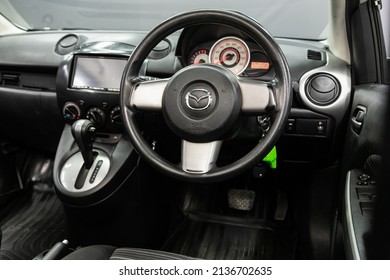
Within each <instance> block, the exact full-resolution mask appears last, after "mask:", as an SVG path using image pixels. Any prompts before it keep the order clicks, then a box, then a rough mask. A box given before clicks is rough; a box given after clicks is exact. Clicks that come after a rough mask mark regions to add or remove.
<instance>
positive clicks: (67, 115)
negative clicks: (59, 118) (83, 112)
mask: <svg viewBox="0 0 390 280" xmlns="http://www.w3.org/2000/svg"><path fill="white" fill-rule="evenodd" d="M62 114H63V116H64V119H65V120H69V121H75V120H78V119H80V107H79V106H78V105H77V104H76V103H74V102H66V103H65V105H64V108H63V109H62Z"/></svg>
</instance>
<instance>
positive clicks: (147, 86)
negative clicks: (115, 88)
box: [130, 79, 168, 111]
mask: <svg viewBox="0 0 390 280" xmlns="http://www.w3.org/2000/svg"><path fill="white" fill-rule="evenodd" d="M167 84H168V79H161V80H155V81H146V82H141V83H139V84H138V85H137V86H136V87H135V89H134V90H133V92H132V94H131V97H130V106H132V107H135V108H137V109H139V110H157V111H159V110H161V108H162V99H163V94H164V90H165V87H166V85H167Z"/></svg>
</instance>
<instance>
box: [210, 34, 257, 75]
mask: <svg viewBox="0 0 390 280" xmlns="http://www.w3.org/2000/svg"><path fill="white" fill-rule="evenodd" d="M249 61H250V51H249V48H248V45H247V44H246V43H245V42H244V41H243V40H241V39H239V38H237V37H225V38H222V39H220V40H218V41H217V42H216V43H215V44H214V45H213V46H212V47H211V50H210V55H209V62H210V63H213V64H219V65H222V66H224V67H226V68H228V69H229V70H230V71H232V72H233V73H235V74H236V75H239V74H241V73H242V72H243V71H244V70H245V69H246V68H247V67H248V64H249Z"/></svg>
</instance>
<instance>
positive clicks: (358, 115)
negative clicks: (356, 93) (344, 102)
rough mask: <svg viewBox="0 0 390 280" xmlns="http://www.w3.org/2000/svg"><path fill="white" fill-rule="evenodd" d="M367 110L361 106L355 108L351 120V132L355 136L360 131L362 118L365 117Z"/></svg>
mask: <svg viewBox="0 0 390 280" xmlns="http://www.w3.org/2000/svg"><path fill="white" fill-rule="evenodd" d="M366 114H367V109H366V108H365V107H363V106H357V107H356V109H355V110H354V112H353V114H352V118H351V124H352V130H353V131H355V132H356V133H357V134H360V132H361V131H362V127H363V123H364V118H365V117H366Z"/></svg>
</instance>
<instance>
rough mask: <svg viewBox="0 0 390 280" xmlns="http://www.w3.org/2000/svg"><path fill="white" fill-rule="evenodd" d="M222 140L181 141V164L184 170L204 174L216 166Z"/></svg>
mask: <svg viewBox="0 0 390 280" xmlns="http://www.w3.org/2000/svg"><path fill="white" fill-rule="evenodd" d="M221 146H222V141H212V142H207V143H193V142H188V141H186V140H182V141H181V164H182V169H183V171H184V172H187V173H193V174H205V173H207V172H209V171H210V170H212V169H213V168H214V167H215V166H216V161H217V159H218V155H219V151H220V149H221Z"/></svg>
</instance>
